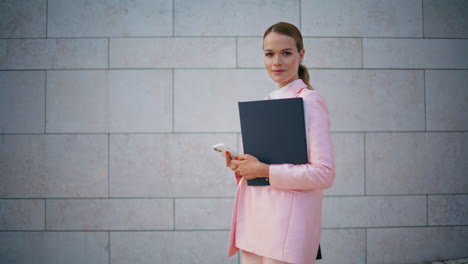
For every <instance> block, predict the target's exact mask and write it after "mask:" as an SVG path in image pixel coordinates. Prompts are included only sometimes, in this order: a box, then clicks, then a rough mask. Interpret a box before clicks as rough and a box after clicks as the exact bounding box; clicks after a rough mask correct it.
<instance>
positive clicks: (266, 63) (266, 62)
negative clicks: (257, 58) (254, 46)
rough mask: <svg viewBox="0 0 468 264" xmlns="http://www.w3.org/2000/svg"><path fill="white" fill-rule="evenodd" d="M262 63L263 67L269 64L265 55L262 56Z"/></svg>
mask: <svg viewBox="0 0 468 264" xmlns="http://www.w3.org/2000/svg"><path fill="white" fill-rule="evenodd" d="M263 65H265V68H268V66H270V63H269V61H268V59H267V58H266V57H264V58H263Z"/></svg>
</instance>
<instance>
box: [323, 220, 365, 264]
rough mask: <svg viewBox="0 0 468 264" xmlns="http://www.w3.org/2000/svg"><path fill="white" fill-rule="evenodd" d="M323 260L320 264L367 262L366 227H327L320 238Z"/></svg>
mask: <svg viewBox="0 0 468 264" xmlns="http://www.w3.org/2000/svg"><path fill="white" fill-rule="evenodd" d="M320 247H321V252H322V257H323V259H322V260H319V261H317V263H318V264H336V263H365V260H366V230H365V229H325V230H322V238H321V239H320Z"/></svg>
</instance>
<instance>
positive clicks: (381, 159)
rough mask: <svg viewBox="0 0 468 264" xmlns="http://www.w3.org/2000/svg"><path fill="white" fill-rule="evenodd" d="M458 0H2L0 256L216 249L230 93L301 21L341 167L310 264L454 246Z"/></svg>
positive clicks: (226, 182) (464, 67)
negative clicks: (288, 26) (271, 42)
mask: <svg viewBox="0 0 468 264" xmlns="http://www.w3.org/2000/svg"><path fill="white" fill-rule="evenodd" d="M467 14H468V1H465V0H445V1H440V0H356V1H347V0H291V1H279V0H268V1H264V0H239V1H228V0H200V1H188V0H152V1H149V0H121V1H112V0H103V1H86V0H15V1H12V0H5V1H1V2H0V262H1V263H50V264H54V263H57V264H58V263H97V264H101V263H102V264H104V263H105V264H109V263H110V264H120V263H174V264H175V263H178V264H179V263H180V264H182V263H184V264H185V263H213V264H214V263H216V264H218V263H239V257H238V256H234V257H232V258H229V259H228V258H227V257H226V250H227V245H228V240H229V224H230V216H231V207H232V202H233V196H234V193H235V185H234V179H233V175H232V173H230V171H229V170H228V169H226V168H225V167H224V165H223V160H222V159H221V158H220V157H219V156H218V154H216V153H215V152H214V151H212V150H211V146H212V145H213V144H215V143H219V142H224V143H225V144H227V145H230V146H233V147H234V148H238V147H239V140H240V126H239V120H238V112H237V102H238V101H240V100H256V99H261V98H263V97H264V96H265V95H266V94H267V93H269V92H270V91H272V90H273V89H274V88H275V87H276V86H275V84H274V83H273V82H272V81H271V80H270V79H269V77H268V75H267V74H266V72H265V70H264V69H263V63H262V56H263V55H262V50H261V45H262V35H263V31H264V30H265V29H266V28H267V27H268V26H270V25H271V24H273V23H276V22H278V21H287V22H291V23H293V24H296V25H297V26H298V27H299V28H300V29H301V30H302V32H303V35H304V42H305V49H306V58H305V60H304V64H305V65H307V66H308V67H309V71H310V74H311V79H312V85H313V86H314V87H315V88H316V89H317V90H318V91H319V92H320V93H322V94H323V95H324V97H325V98H326V100H327V103H328V107H329V109H330V113H331V121H332V131H333V141H334V148H335V153H336V166H337V177H336V181H335V184H334V186H333V187H332V188H331V189H329V190H327V191H326V192H325V198H324V215H323V233H322V234H323V235H322V241H321V244H322V252H323V255H324V259H323V260H321V261H318V263H320V264H336V263H356V264H358V263H359V264H362V263H366V264H385V263H417V262H424V261H433V260H444V259H455V258H463V257H467V256H468V246H467V245H468V162H467V160H468V85H467V83H468V48H467V47H468V19H467V17H468V16H467Z"/></svg>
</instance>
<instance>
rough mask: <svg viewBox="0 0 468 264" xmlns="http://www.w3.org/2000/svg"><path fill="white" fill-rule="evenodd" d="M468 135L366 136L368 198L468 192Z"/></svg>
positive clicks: (396, 134)
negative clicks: (467, 175) (381, 195)
mask: <svg viewBox="0 0 468 264" xmlns="http://www.w3.org/2000/svg"><path fill="white" fill-rule="evenodd" d="M467 151H468V133H369V134H366V185H367V187H366V190H367V194H368V195H369V194H371V195H372V194H446V193H466V192H467V190H468V178H467V177H466V172H467V170H468V163H467V162H466V157H468V153H467Z"/></svg>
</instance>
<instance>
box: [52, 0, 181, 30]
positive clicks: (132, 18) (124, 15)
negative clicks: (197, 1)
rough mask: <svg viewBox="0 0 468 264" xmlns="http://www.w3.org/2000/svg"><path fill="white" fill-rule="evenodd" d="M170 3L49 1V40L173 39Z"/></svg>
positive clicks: (133, 0)
mask: <svg viewBox="0 0 468 264" xmlns="http://www.w3.org/2000/svg"><path fill="white" fill-rule="evenodd" d="M172 18H173V10H172V1H166V0H155V1H147V0H122V1H119V2H117V3H116V2H115V1H112V0H105V1H87V0H49V2H48V21H47V22H48V23H47V24H48V30H47V34H48V36H49V37H103V36H106V37H129V36H130V37H132V36H172Z"/></svg>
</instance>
